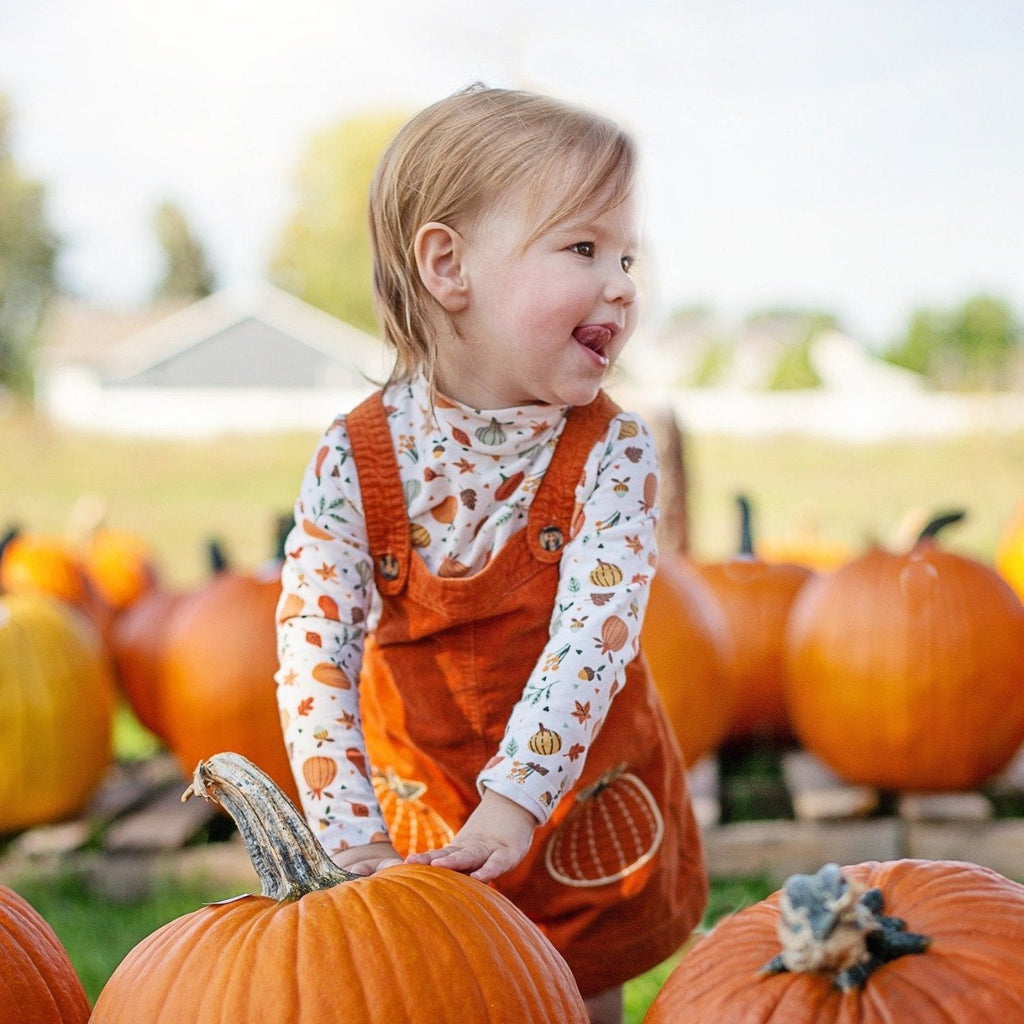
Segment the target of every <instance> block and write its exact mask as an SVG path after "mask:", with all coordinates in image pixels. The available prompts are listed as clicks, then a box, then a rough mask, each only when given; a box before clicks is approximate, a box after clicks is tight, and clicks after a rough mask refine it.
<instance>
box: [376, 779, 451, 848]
mask: <svg viewBox="0 0 1024 1024" xmlns="http://www.w3.org/2000/svg"><path fill="white" fill-rule="evenodd" d="M373 791H374V793H376V794H377V800H378V802H379V803H380V809H381V813H382V814H383V815H384V820H385V821H386V822H387V824H388V834H389V835H390V836H391V842H392V843H393V844H394V847H395V849H396V850H398V852H399V853H401V854H402V856H403V857H405V856H408V855H409V854H410V853H422V852H423V851H424V850H437V849H440V847H442V846H446V845H447V844H448V843H450V842H451V841H452V839H453V838H454V837H455V833H454V832H453V831H452V830H451V828H450V827H449V826H448V823H447V822H446V821H445V820H444V818H442V817H441V815H440V814H438V813H437V811H435V810H434V809H433V808H432V807H430V806H428V805H427V804H425V803H424V802H423V801H422V800H420V797H421V796H423V794H424V793H425V792H426V791H427V784H426V783H425V782H418V781H416V780H415V779H403V778H401V776H399V775H398V773H397V772H395V771H394V769H392V768H385V769H384V771H383V772H374V773H373Z"/></svg>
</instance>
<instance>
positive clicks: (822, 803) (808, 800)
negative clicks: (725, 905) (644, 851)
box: [690, 751, 1024, 884]
mask: <svg viewBox="0 0 1024 1024" xmlns="http://www.w3.org/2000/svg"><path fill="white" fill-rule="evenodd" d="M781 767H782V785H783V786H784V788H785V792H786V796H787V798H788V802H789V805H790V814H789V815H788V816H787V817H784V818H771V819H768V820H727V819H726V818H725V816H723V811H722V807H723V794H722V789H721V774H722V773H721V766H720V764H719V762H718V759H717V758H708V759H706V760H704V761H702V762H700V763H698V764H697V765H695V766H694V767H693V769H691V773H690V774H691V788H692V791H693V798H694V808H695V811H696V813H697V816H698V821H699V822H700V824H701V829H702V833H703V837H704V847H705V856H706V858H707V861H708V866H709V870H710V871H711V874H712V876H713V877H731V876H742V875H763V876H765V877H767V878H769V879H770V880H772V881H774V882H777V883H780V884H781V882H782V881H783V880H784V879H785V878H786V877H788V876H789V875H791V874H794V873H798V872H799V873H803V872H813V871H816V870H817V869H818V868H819V867H821V865H822V864H825V863H827V862H829V861H835V862H837V863H840V864H853V863H857V862H859V861H865V860H894V859H898V858H901V857H913V858H922V859H927V860H963V861H970V862H972V863H975V864H982V865H985V866H987V867H991V868H993V869H994V870H996V871H998V872H1000V873H1001V874H1004V875H1007V876H1008V877H1011V878H1016V879H1020V880H1022V881H1024V816H1022V815H1021V814H1020V808H1024V751H1022V752H1021V754H1018V756H1017V758H1016V759H1015V760H1014V761H1013V762H1012V763H1011V764H1010V765H1009V767H1008V768H1007V769H1006V770H1005V771H1004V772H1003V773H1002V774H1001V775H1000V776H998V777H997V778H996V779H993V780H992V781H991V784H990V785H989V786H986V787H985V789H984V791H976V792H975V791H972V792H955V793H954V792H951V793H901V794H899V795H898V796H892V795H888V794H882V793H880V792H879V791H878V790H875V789H873V788H871V787H869V786H855V785H850V784H849V783H846V782H844V781H843V780H842V779H840V778H839V777H838V776H837V775H835V773H833V772H832V771H830V770H829V769H828V768H827V767H826V766H825V765H824V764H822V762H821V761H819V760H818V759H817V758H816V757H814V756H813V755H812V754H809V753H807V752H806V751H790V752H787V753H785V754H783V755H782V758H781ZM1007 805H1011V806H1012V807H1015V808H1016V809H1017V813H1016V815H1015V816H1010V817H1003V816H1001V811H1000V809H1001V808H1003V807H1005V806H1007Z"/></svg>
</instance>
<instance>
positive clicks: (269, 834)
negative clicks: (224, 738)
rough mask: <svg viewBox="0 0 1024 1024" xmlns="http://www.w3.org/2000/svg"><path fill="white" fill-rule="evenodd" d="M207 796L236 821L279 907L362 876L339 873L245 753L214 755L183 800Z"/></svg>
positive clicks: (202, 764) (267, 891)
mask: <svg viewBox="0 0 1024 1024" xmlns="http://www.w3.org/2000/svg"><path fill="white" fill-rule="evenodd" d="M193 796H201V797H203V798H204V799H206V800H212V801H214V802H215V803H218V804H220V805H221V807H223V808H224V810H225V811H227V813H228V814H229V815H231V817H232V818H233V819H234V822H235V824H236V825H237V826H238V831H239V833H240V834H241V836H242V841H243V842H244V843H245V848H246V851H247V852H248V854H249V859H250V860H251V861H252V866H253V867H254V868H255V869H256V874H257V876H258V877H259V880H260V885H261V887H262V888H261V892H262V894H263V895H264V896H269V897H270V898H271V899H273V900H277V901H278V902H279V903H280V902H283V901H285V900H297V899H299V898H300V897H302V896H304V895H305V894H306V893H308V892H315V891H316V890H317V889H330V888H332V887H333V886H335V885H338V884H339V883H340V882H348V881H351V880H352V879H355V878H361V877H362V876H361V875H355V874H353V873H352V872H350V871H345V870H344V869H343V868H339V867H338V865H337V864H335V863H334V862H333V861H332V860H331V858H330V857H329V856H328V855H327V851H326V850H325V849H324V848H323V846H322V845H321V844H320V841H319V840H318V839H317V838H316V836H314V835H313V833H312V831H311V830H310V828H309V826H308V825H307V824H306V822H305V821H304V820H303V818H302V815H300V814H299V812H298V811H297V810H296V809H295V805H294V804H293V803H292V802H291V801H290V800H289V799H288V797H286V796H285V795H284V793H282V792H281V790H280V789H279V788H278V786H277V784H276V783H275V782H274V781H273V780H272V779H271V778H270V776H269V775H267V774H266V772H264V771H262V770H261V769H259V768H257V767H256V765H254V764H253V763H252V762H251V761H249V760H248V759H247V758H244V757H243V756H242V755H241V754H235V753H230V752H228V753H223V754H214V755H213V757H211V758H208V759H207V760H205V761H200V762H199V764H197V765H196V770H195V774H194V775H193V777H192V784H191V785H190V786H189V787H188V789H186V790H185V792H184V793H183V794H182V796H181V799H182V800H183V801H184V800H188V799H189V797H193Z"/></svg>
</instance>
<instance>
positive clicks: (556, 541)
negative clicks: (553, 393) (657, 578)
mask: <svg viewBox="0 0 1024 1024" xmlns="http://www.w3.org/2000/svg"><path fill="white" fill-rule="evenodd" d="M619 412H621V410H620V409H619V407H618V406H617V405H616V404H615V403H614V402H613V401H612V400H611V399H610V398H609V397H608V396H607V395H606V394H605V393H604V392H603V391H599V392H598V394H597V398H595V399H594V401H592V402H591V403H590V404H589V405H578V406H575V407H574V408H573V409H571V410H570V412H569V416H568V419H567V420H566V424H565V427H564V428H563V429H562V433H561V436H560V437H559V439H558V445H557V446H556V448H555V454H554V455H553V456H552V458H551V464H550V465H549V466H548V468H547V472H545V474H544V480H543V481H542V483H541V485H540V488H539V490H538V491H537V493H536V494H535V495H534V498H533V502H532V503H531V505H530V516H529V520H528V521H527V524H526V531H527V539H528V542H529V545H530V552H531V554H532V555H533V556H534V558H536V559H538V560H540V561H542V562H557V561H558V560H559V559H560V558H561V557H562V548H563V547H564V546H565V544H566V542H567V541H568V540H569V538H570V535H571V534H570V531H571V528H572V517H573V511H574V509H575V504H576V485H577V483H579V479H580V473H581V472H582V471H583V466H584V465H585V464H586V461H587V457H588V456H589V454H590V451H591V449H592V448H593V447H594V445H595V444H597V442H598V441H599V440H600V439H601V438H602V437H603V436H604V435H605V433H606V432H607V430H608V424H609V423H611V421H612V420H613V419H614V418H615V417H616V416H617V415H618V414H619Z"/></svg>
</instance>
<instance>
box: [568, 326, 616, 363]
mask: <svg viewBox="0 0 1024 1024" xmlns="http://www.w3.org/2000/svg"><path fill="white" fill-rule="evenodd" d="M615 332H616V328H615V327H613V326H610V325H608V324H583V325H582V326H581V327H577V328H576V330H575V331H573V332H572V336H573V338H575V339H576V341H577V342H579V343H580V344H581V345H582V346H583V347H584V348H586V349H589V350H590V351H591V352H592V353H593V354H594V356H595V357H596V358H597V360H598V361H599V362H600V363H601V365H602V366H607V365H608V356H606V355H605V352H604V350H605V348H606V347H607V346H608V344H609V343H610V342H611V340H612V339H613V338H614V337H615Z"/></svg>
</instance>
